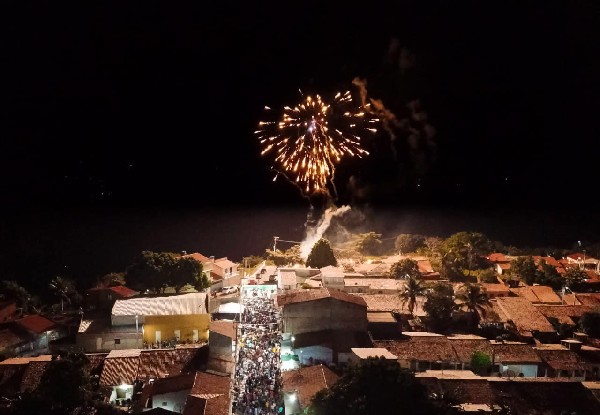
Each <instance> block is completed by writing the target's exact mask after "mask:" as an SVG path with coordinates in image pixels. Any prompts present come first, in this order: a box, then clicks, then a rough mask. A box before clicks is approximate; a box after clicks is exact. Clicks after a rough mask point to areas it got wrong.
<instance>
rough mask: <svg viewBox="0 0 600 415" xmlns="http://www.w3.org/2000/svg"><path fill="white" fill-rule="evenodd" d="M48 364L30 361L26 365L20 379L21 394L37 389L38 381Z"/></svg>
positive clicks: (48, 362)
mask: <svg viewBox="0 0 600 415" xmlns="http://www.w3.org/2000/svg"><path fill="white" fill-rule="evenodd" d="M49 364H50V360H47V361H39V360H38V361H35V360H34V361H31V362H29V363H28V364H27V368H26V369H25V373H23V378H22V379H21V388H20V389H21V392H25V391H31V390H34V389H35V388H37V387H38V385H39V384H40V380H41V379H42V376H43V375H44V372H45V371H46V367H48V365H49Z"/></svg>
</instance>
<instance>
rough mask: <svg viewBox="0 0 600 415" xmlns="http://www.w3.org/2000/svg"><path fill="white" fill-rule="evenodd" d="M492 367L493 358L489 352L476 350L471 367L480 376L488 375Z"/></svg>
mask: <svg viewBox="0 0 600 415" xmlns="http://www.w3.org/2000/svg"><path fill="white" fill-rule="evenodd" d="M491 367H492V359H491V357H490V356H488V355H487V354H485V353H483V352H480V351H477V350H476V351H474V352H473V355H472V356H471V369H472V370H473V372H474V373H475V374H477V375H479V376H487V375H488V374H489V371H490V369H491Z"/></svg>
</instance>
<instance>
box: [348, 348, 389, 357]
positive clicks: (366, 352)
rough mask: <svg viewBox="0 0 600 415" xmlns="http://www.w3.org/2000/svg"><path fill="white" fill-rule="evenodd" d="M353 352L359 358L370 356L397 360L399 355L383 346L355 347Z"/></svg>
mask: <svg viewBox="0 0 600 415" xmlns="http://www.w3.org/2000/svg"><path fill="white" fill-rule="evenodd" d="M350 350H352V353H354V354H355V355H356V356H358V358H359V359H368V358H369V357H383V358H385V359H388V360H396V359H398V357H397V356H395V355H393V354H392V353H390V352H389V351H388V350H387V349H385V348H383V347H353V348H351V349H350Z"/></svg>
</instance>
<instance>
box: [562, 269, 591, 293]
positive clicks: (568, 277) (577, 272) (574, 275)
mask: <svg viewBox="0 0 600 415" xmlns="http://www.w3.org/2000/svg"><path fill="white" fill-rule="evenodd" d="M587 277H588V276H587V274H586V273H585V271H584V270H582V269H581V268H579V267H568V268H567V269H566V272H565V274H564V275H563V278H564V279H565V284H566V286H567V287H569V288H570V289H571V290H576V289H577V287H579V286H580V285H581V283H583V282H584V281H585V279H586V278H587Z"/></svg>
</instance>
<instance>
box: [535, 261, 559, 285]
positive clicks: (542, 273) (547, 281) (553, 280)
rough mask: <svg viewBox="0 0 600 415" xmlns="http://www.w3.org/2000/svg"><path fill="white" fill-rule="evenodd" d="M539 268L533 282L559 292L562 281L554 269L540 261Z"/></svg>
mask: <svg viewBox="0 0 600 415" xmlns="http://www.w3.org/2000/svg"><path fill="white" fill-rule="evenodd" d="M539 268H540V269H538V270H537V272H536V275H535V282H536V283H538V284H541V285H548V286H550V287H552V288H553V289H555V290H559V289H560V288H561V287H562V285H563V279H562V277H561V276H560V274H559V273H558V271H557V270H556V267H554V266H553V265H550V264H548V263H547V262H546V261H545V260H543V259H542V260H541V261H540V263H539Z"/></svg>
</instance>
